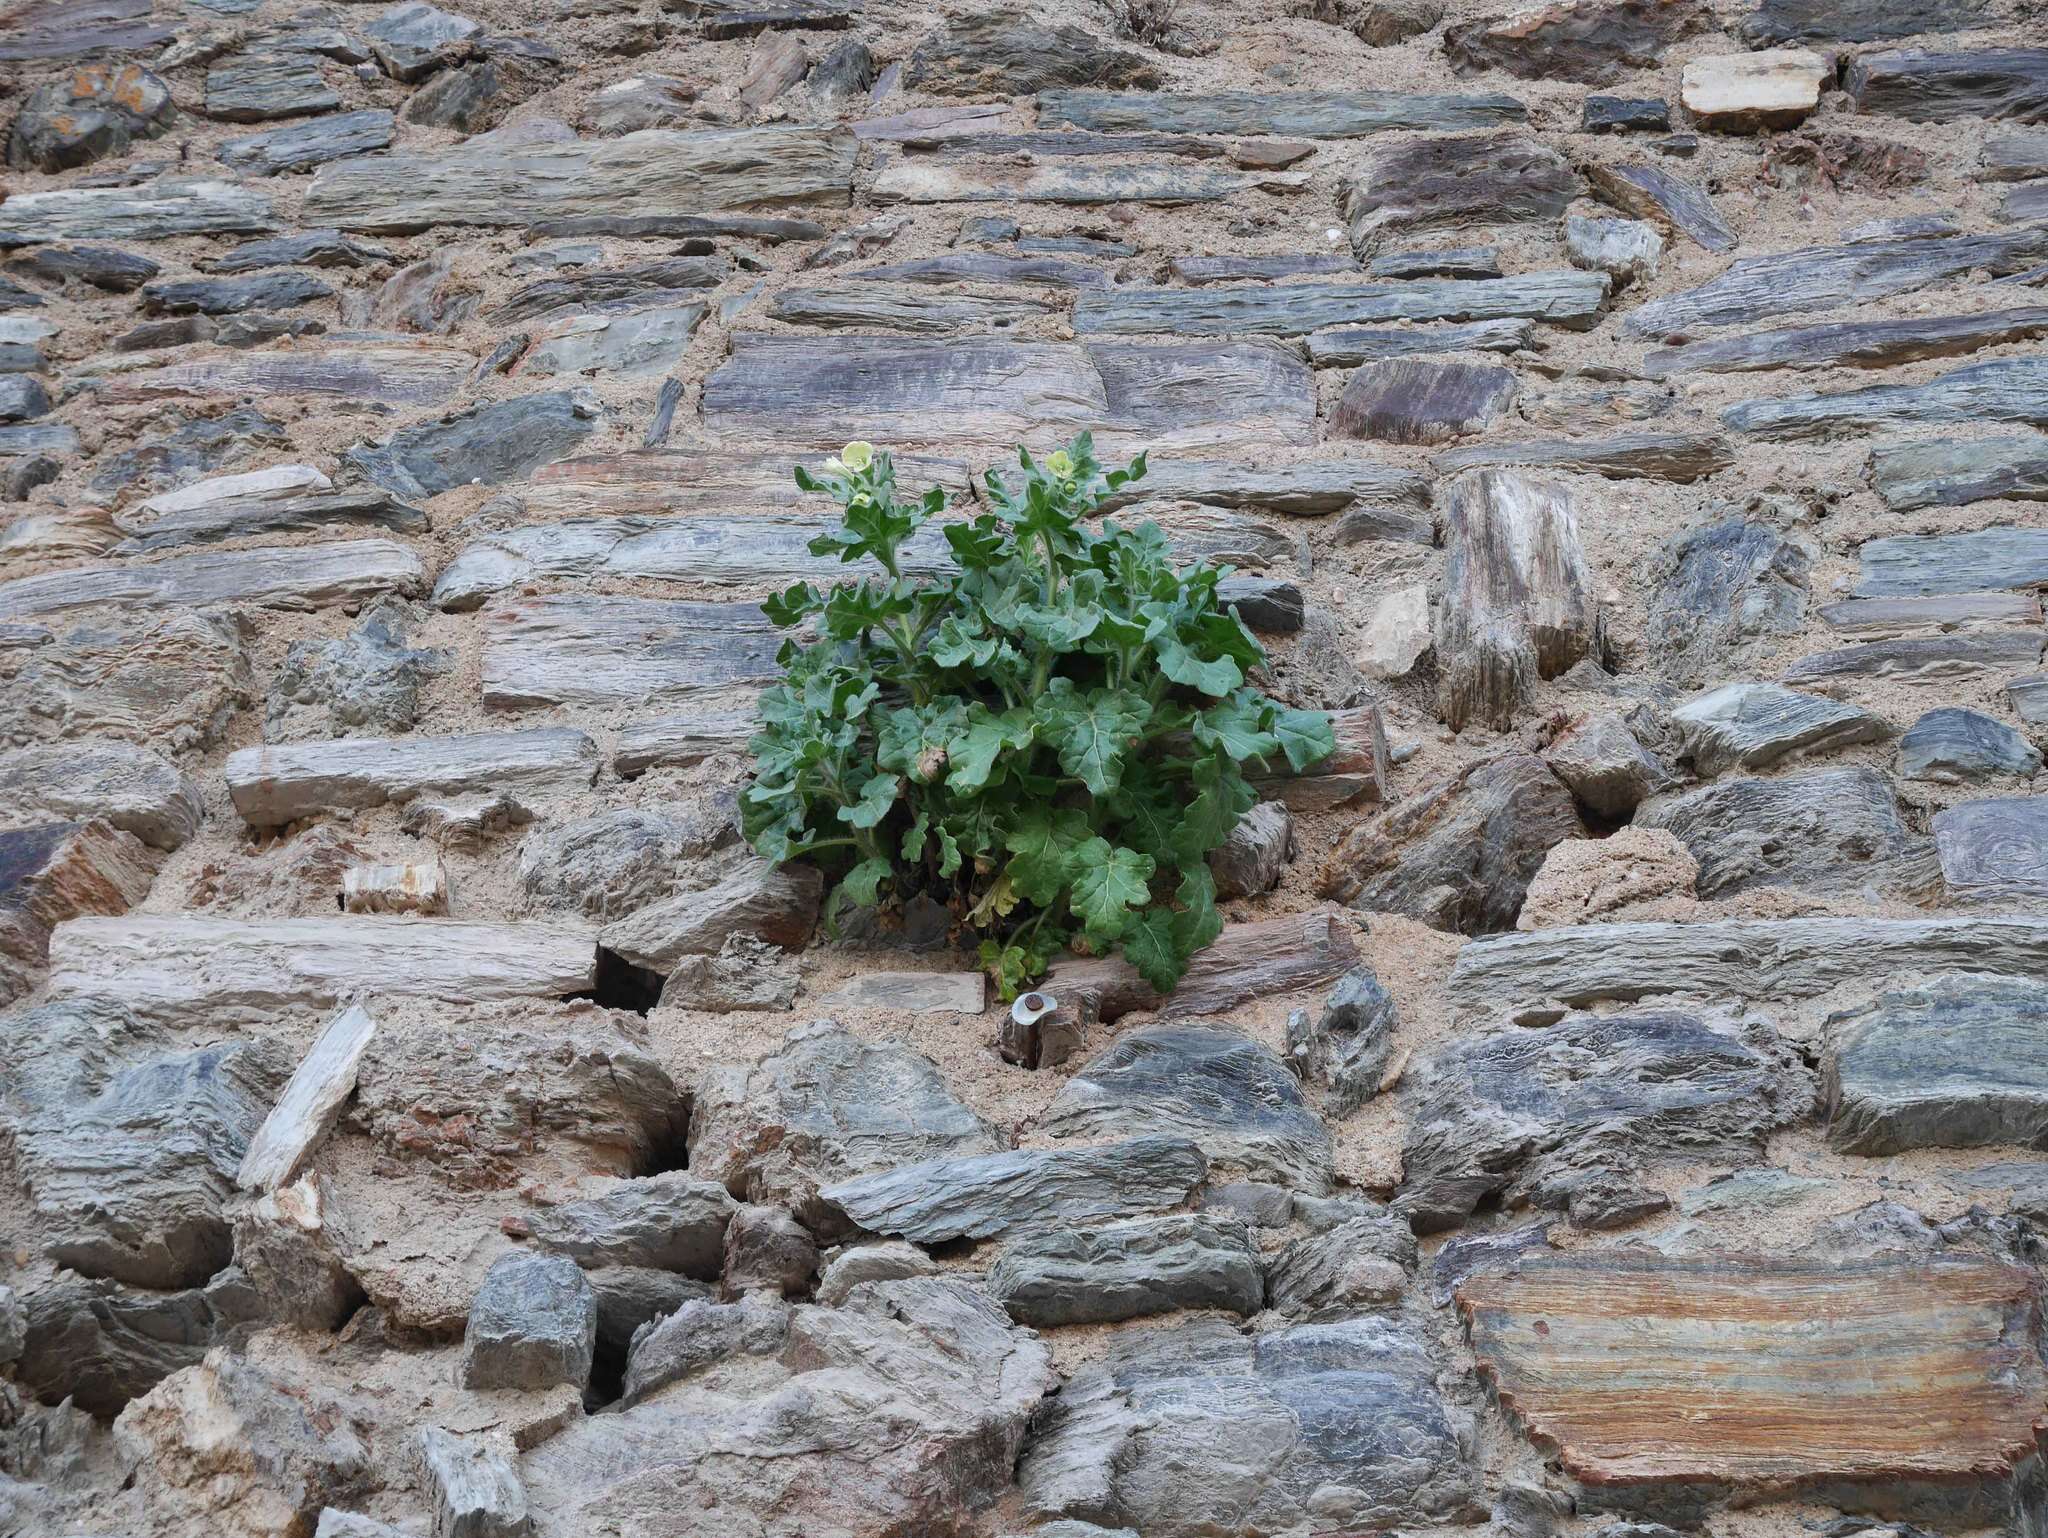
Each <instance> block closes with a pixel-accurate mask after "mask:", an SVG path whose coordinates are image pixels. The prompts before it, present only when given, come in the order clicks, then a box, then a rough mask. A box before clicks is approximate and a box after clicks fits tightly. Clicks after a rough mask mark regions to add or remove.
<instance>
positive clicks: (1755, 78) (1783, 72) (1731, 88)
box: [1678, 48, 1834, 133]
mask: <svg viewBox="0 0 2048 1538" xmlns="http://www.w3.org/2000/svg"><path fill="white" fill-rule="evenodd" d="M1833 70H1834V66H1833V64H1832V63H1831V61H1829V60H1827V59H1824V58H1822V57H1821V56H1820V55H1819V54H1817V53H1814V52H1812V51H1811V50H1810V49H1805V48H1767V49H1761V50H1758V51H1756V52H1753V53H1731V54H1714V55H1709V56H1708V57H1706V58H1701V59H1695V60H1693V61H1692V62H1691V63H1690V64H1688V65H1686V66H1685V72H1684V74H1683V75H1682V76H1681V77H1680V79H1679V87H1678V100H1679V103H1680V105H1682V106H1683V107H1684V108H1685V110H1686V111H1688V112H1690V113H1691V114H1692V118H1693V121H1694V122H1695V123H1697V124H1698V125H1699V126H1700V127H1702V128H1708V129H1713V130H1716V131H1718V132H1722V133H1753V132H1755V131H1757V130H1759V129H1779V128H1790V127H1792V126H1793V125H1795V124H1797V123H1799V122H1800V121H1801V120H1803V119H1804V118H1806V117H1807V116H1808V114H1810V113H1811V112H1812V111H1813V110H1814V108H1816V107H1818V106H1819V105H1820V90H1821V85H1822V83H1823V82H1824V81H1827V80H1829V79H1831V78H1832V76H1833Z"/></svg>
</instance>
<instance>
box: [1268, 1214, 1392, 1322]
mask: <svg viewBox="0 0 2048 1538" xmlns="http://www.w3.org/2000/svg"><path fill="white" fill-rule="evenodd" d="M1333 1205H1335V1204H1333ZM1352 1205H1355V1206H1356V1207H1357V1208H1358V1209H1359V1211H1358V1213H1357V1215H1356V1216H1353V1217H1349V1218H1344V1219H1342V1220H1340V1221H1338V1222H1334V1223H1331V1224H1328V1225H1327V1226H1323V1227H1321V1228H1319V1229H1318V1231H1317V1232H1315V1233H1311V1234H1305V1235H1303V1236H1302V1237H1301V1238H1299V1239H1296V1240H1293V1241H1292V1242H1291V1243H1289V1244H1288V1246H1287V1247H1286V1248H1285V1249H1283V1250H1282V1251H1280V1253H1279V1254H1277V1255H1274V1256H1273V1257H1271V1258H1270V1259H1269V1260H1268V1261H1267V1263H1266V1306H1267V1307H1268V1308H1271V1309H1273V1310H1275V1311H1276V1312H1278V1313H1282V1314H1286V1315H1287V1316H1288V1317H1290V1318H1294V1319H1303V1318H1314V1317H1317V1316H1320V1315H1325V1314H1329V1313H1344V1312H1348V1311H1350V1310H1352V1309H1357V1308H1375V1307H1385V1306H1386V1305H1388V1304H1392V1303H1398V1302H1399V1301H1400V1300H1401V1297H1402V1294H1403V1293H1405V1292H1406V1291H1407V1288H1408V1282H1409V1278H1410V1276H1411V1274H1412V1273H1413V1271H1414V1269H1415V1254H1416V1252H1415V1235H1414V1233H1413V1232H1411V1231H1410V1229H1409V1227H1408V1223H1407V1220H1406V1219H1405V1218H1401V1217H1398V1216H1396V1215H1395V1214H1394V1213H1393V1212H1391V1211H1389V1210H1388V1209H1385V1208H1369V1207H1366V1206H1365V1205H1364V1204H1363V1203H1356V1204H1352Z"/></svg>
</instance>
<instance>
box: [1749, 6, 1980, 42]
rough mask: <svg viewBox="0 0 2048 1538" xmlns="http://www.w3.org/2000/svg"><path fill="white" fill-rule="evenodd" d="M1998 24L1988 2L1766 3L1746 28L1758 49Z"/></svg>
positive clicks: (1751, 40) (1908, 34) (1881, 38)
mask: <svg viewBox="0 0 2048 1538" xmlns="http://www.w3.org/2000/svg"><path fill="white" fill-rule="evenodd" d="M1996 20H1997V16H1996V13H1995V12H1994V11H1993V9H1992V7H1991V6H1990V5H1989V4H1987V3H1986V0H1762V3H1761V4H1760V5H1758V6H1757V8H1756V9H1755V10H1754V11H1752V12H1751V13H1750V14H1749V15H1748V16H1747V17H1745V18H1744V19H1743V22H1742V29H1741V30H1742V36H1743V39H1744V40H1745V41H1746V42H1748V43H1750V44H1751V45H1752V46H1755V47H1767V46H1770V45H1771V44H1775V43H1793V42H1800V43H1807V42H1811V43H1870V42H1878V41H1881V40H1883V39H1885V38H1893V37H1917V36H1919V35H1920V34H1921V33H1923V32H1967V31H1970V30H1972V29H1973V28H1976V27H1981V26H1986V25H1989V24H1991V23H1993V22H1995V21H1996Z"/></svg>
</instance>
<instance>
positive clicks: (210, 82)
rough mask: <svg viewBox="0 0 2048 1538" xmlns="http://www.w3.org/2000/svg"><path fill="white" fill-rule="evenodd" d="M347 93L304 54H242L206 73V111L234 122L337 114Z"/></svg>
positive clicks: (214, 116)
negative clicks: (340, 93)
mask: <svg viewBox="0 0 2048 1538" xmlns="http://www.w3.org/2000/svg"><path fill="white" fill-rule="evenodd" d="M340 105H341V97H340V96H338V95H336V94H335V92H334V89H333V88H332V87H331V86H329V85H328V84H327V81H326V79H325V78H324V77H323V76H322V75H321V73H320V69H319V66H318V65H317V64H315V63H314V62H313V60H312V59H310V58H308V57H307V56H306V55H304V54H280V55H266V54H238V55H236V56H234V57H232V58H229V59H225V60H223V61H221V62H220V63H218V64H216V65H214V66H213V67H212V68H211V69H209V70H208V71H207V72H206V115H207V116H208V117H210V118H217V119H219V120H221V121H222V122H228V123H265V122H269V121H270V120H271V119H273V118H281V117H305V116H307V115H309V114H311V113H315V112H331V111H332V110H333V109H334V108H336V107H339V106H340Z"/></svg>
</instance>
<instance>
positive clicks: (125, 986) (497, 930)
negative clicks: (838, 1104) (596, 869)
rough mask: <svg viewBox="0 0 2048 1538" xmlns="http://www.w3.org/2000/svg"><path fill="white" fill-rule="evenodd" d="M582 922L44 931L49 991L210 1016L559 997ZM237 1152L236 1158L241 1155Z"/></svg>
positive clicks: (574, 978)
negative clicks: (417, 1000)
mask: <svg viewBox="0 0 2048 1538" xmlns="http://www.w3.org/2000/svg"><path fill="white" fill-rule="evenodd" d="M596 954H597V948H596V945H595V943H594V937H593V936H592V934H591V932H590V931H589V930H588V929H585V928H578V927H572V926H568V925H551V924H472V923H458V922H455V921H454V920H449V919H437V920H434V921H432V922H425V921H421V920H416V919H406V918H383V917H358V918H332V919H271V920H250V921H243V920H238V919H214V918H158V917H148V918H144V917H128V918H83V919H73V920H71V921H70V922H69V923H65V924H60V925H58V926H57V929H56V932H55V933H54V934H53V935H52V936H51V937H50V994H51V996H52V997H53V998H56V997H76V998H93V997H103V996H106V995H107V994H108V993H109V992H112V993H113V994H114V996H116V997H118V998H119V999H120V1000H121V1002H123V1003H125V1004H127V1005H128V1006H129V1007H131V1008H133V1009H134V1010H135V1011H136V1012H137V1013H141V1014H151V1015H163V1016H181V1017H189V1018H193V1019H205V1020H208V1021H209V1023H211V1020H212V1018H213V1016H214V1015H215V1013H216V1012H217V1013H218V1015H219V1016H221V1017H229V1016H232V1015H234V1014H237V1013H240V1014H248V1013H252V1012H256V1013H260V1012H265V1011H275V1010H278V1009H288V1008H311V1009H325V1008H331V1007H333V1006H335V1005H337V1004H339V1003H341V1002H342V1001H344V1000H345V999H349V998H352V997H354V996H356V995H357V994H365V993H378V994H405V995H412V996H419V997H426V998H439V999H456V1000H469V1001H474V1000H486V999H519V998H551V997H562V996H564V995H567V994H571V993H581V992H585V991H587V990H588V989H589V988H590V986H591V978H592V972H593V969H594V967H595V964H596ZM240 1157H241V1156H240V1154H239V1153H237V1155H236V1159H237V1161H238V1162H239V1160H240Z"/></svg>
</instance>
